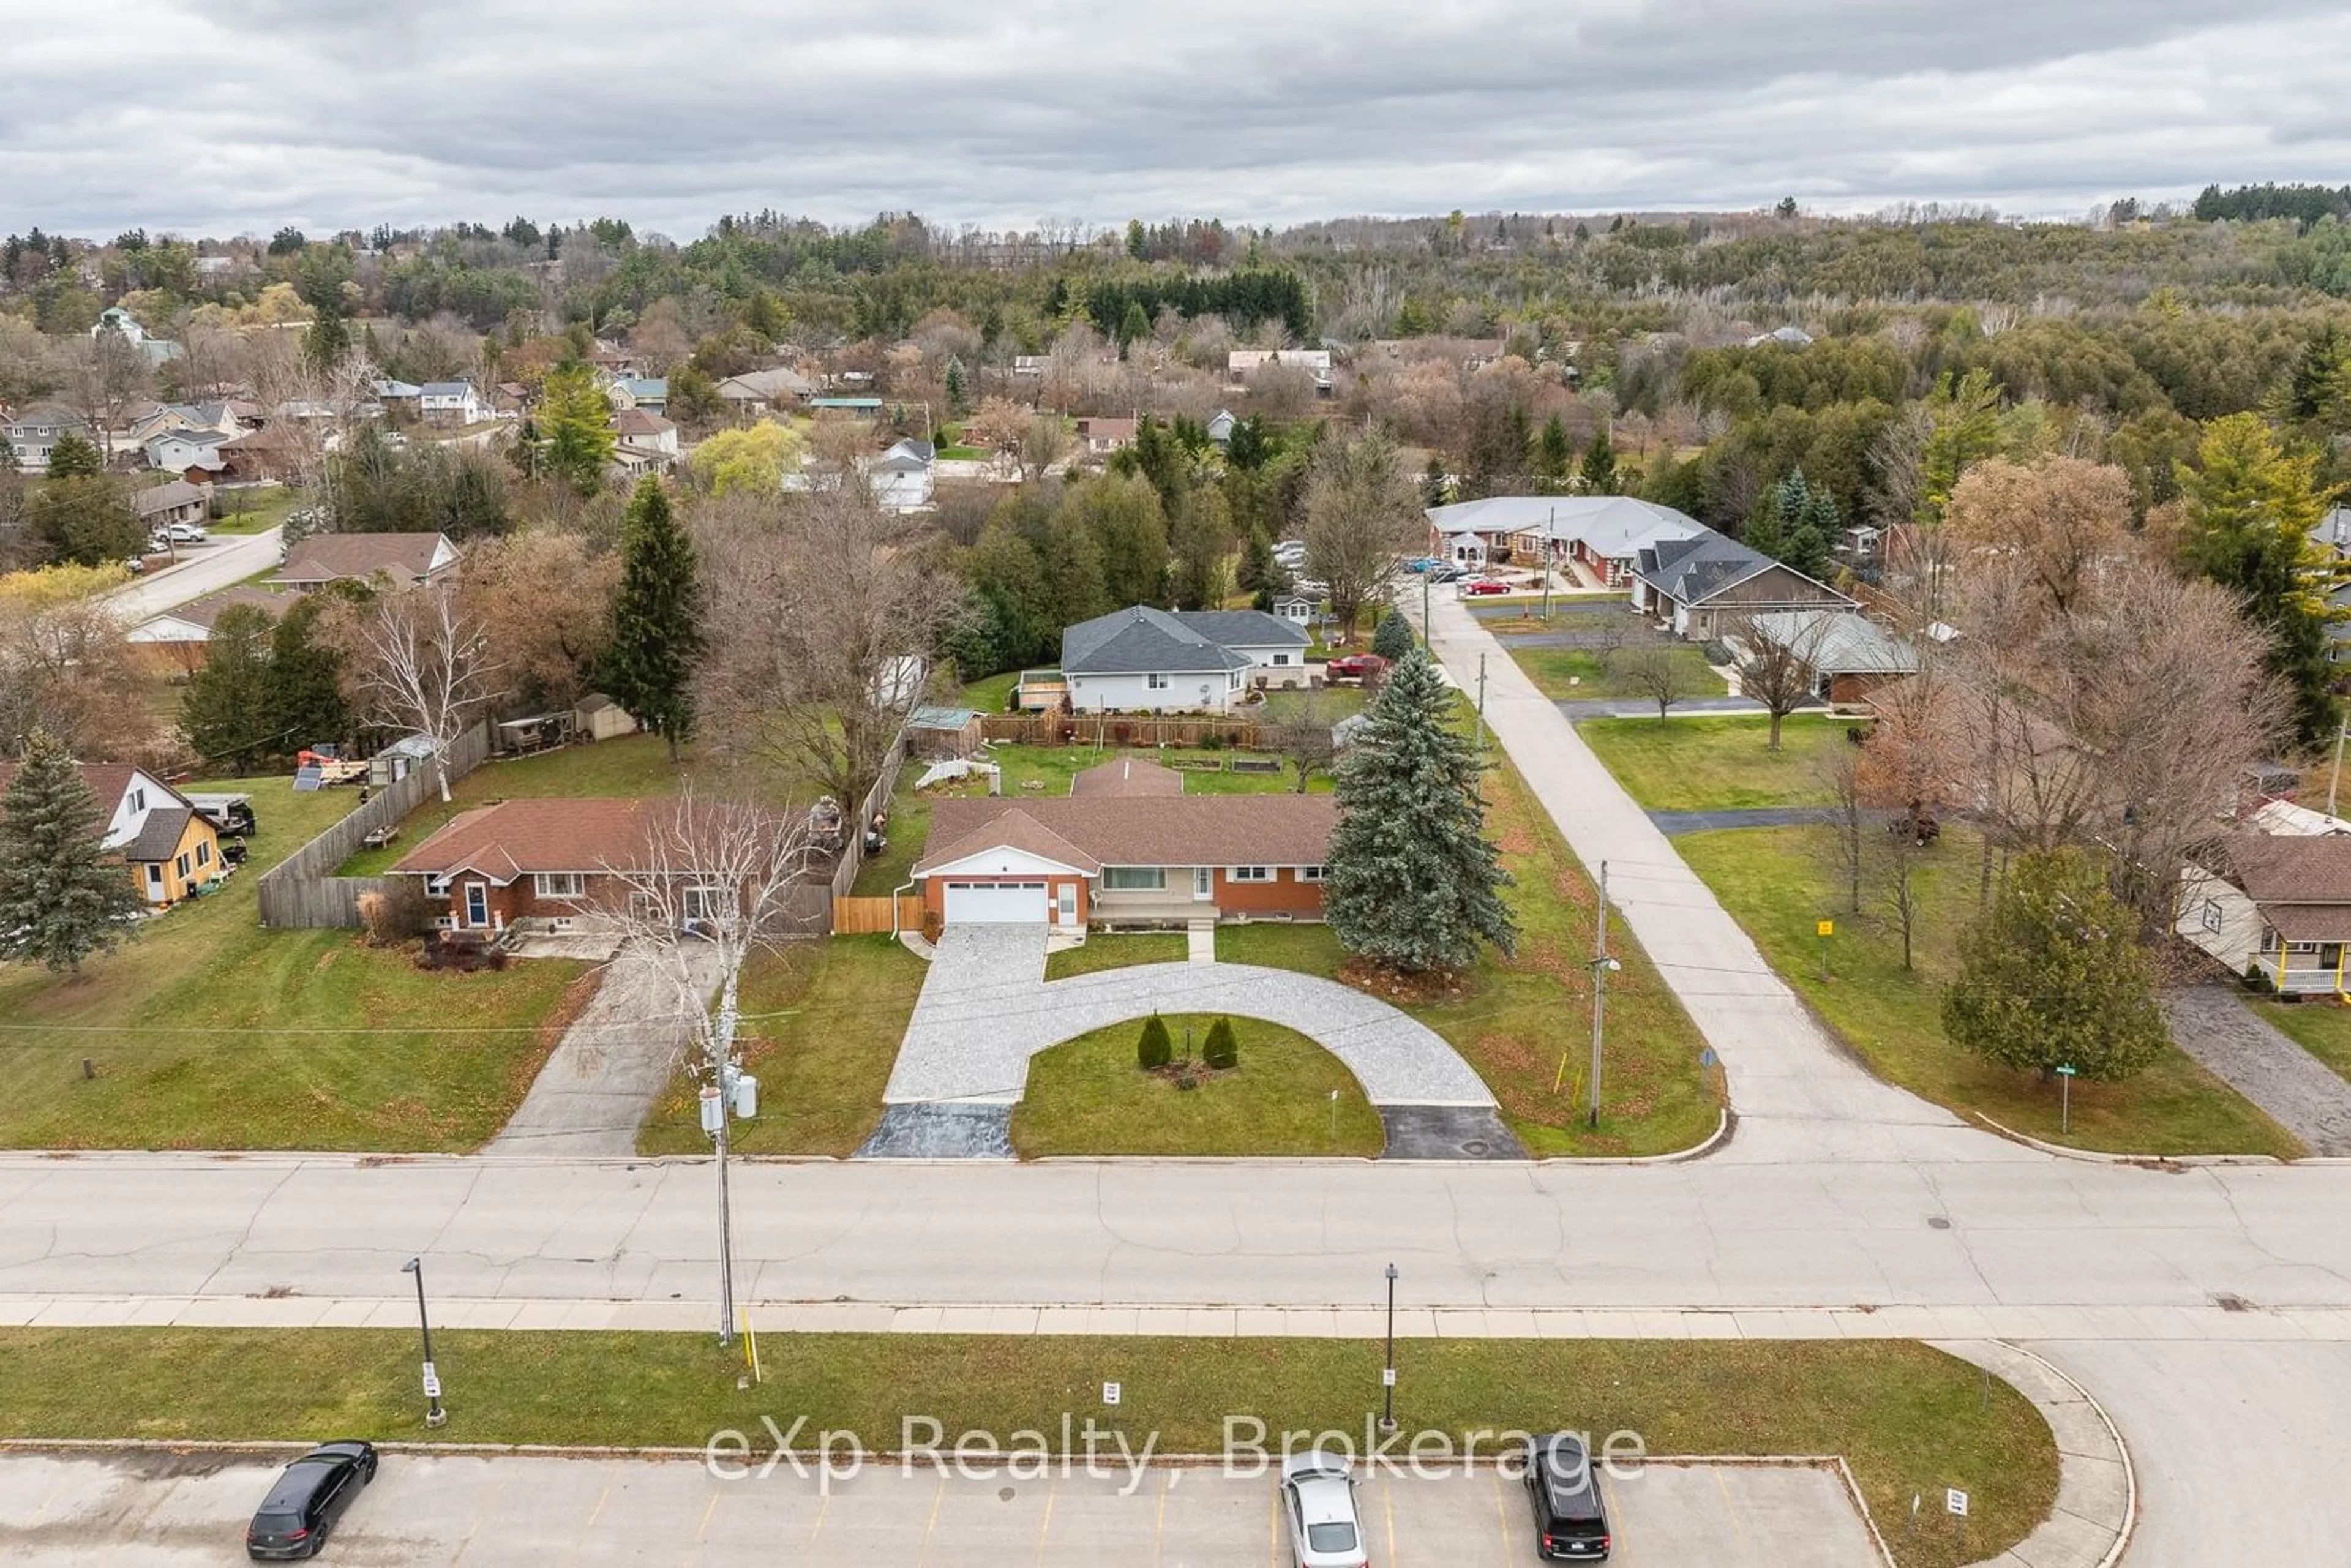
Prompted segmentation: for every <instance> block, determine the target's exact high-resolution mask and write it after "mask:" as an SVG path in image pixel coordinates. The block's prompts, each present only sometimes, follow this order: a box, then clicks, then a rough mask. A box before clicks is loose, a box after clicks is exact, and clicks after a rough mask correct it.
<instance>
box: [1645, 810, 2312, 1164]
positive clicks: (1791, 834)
mask: <svg viewBox="0 0 2351 1568" xmlns="http://www.w3.org/2000/svg"><path fill="white" fill-rule="evenodd" d="M1828 832H1829V830H1827V829H1824V828H1799V829H1768V830H1766V829H1732V830H1729V831H1722V832H1712V833H1693V834H1690V835H1688V836H1687V837H1685V838H1682V839H1678V840H1677V841H1676V845H1677V848H1678V849H1679V850H1680V851H1681V852H1682V856H1683V858H1684V859H1686V860H1687V861H1688V862H1689V864H1690V867H1691V869H1692V870H1694V871H1696V872H1697V873H1698V875H1699V876H1701V877H1703V878H1704V879H1705V880H1706V883H1707V885H1708V886H1709V887H1711V888H1712V889H1713V890H1714V892H1715V895H1716V896H1717V897H1719V899H1721V900H1722V903H1723V906H1724V907H1725V908H1727V909H1729V911H1730V913H1731V915H1733V916H1735V917H1736V918H1737V919H1738V921H1739V923H1740V925H1742V926H1744V927H1745V928H1746V930H1747V934H1748V935H1749V936H1752V937H1753V938H1754V939H1755V945H1756V946H1758V947H1760V948H1761V949H1762V951H1763V956H1764V957H1765V958H1767V959H1768V960H1770V962H1771V967H1773V968H1775V969H1777V970H1778V971H1779V972H1780V974H1781V976H1782V977H1783V978H1785V979H1786V980H1787V981H1788V982H1789V983H1790V984H1791V985H1792V986H1793V987H1795V988H1796V990H1797V991H1798V992H1799V993H1800V994H1802V997H1803V998H1804V999H1805V1000H1806V1001H1808V1002H1810V1003H1811V1004H1812V1005H1813V1008H1815V1009H1818V1010H1819V1012H1820V1014H1821V1016H1822V1017H1823V1018H1824V1019H1827V1020H1828V1022H1829V1024H1830V1026H1831V1027H1832V1028H1834V1030H1836V1031H1837V1032H1838V1033H1839V1034H1840V1035H1842V1036H1843V1037H1844V1040H1846V1042H1847V1043H1848V1044H1850V1045H1851V1046H1852V1047H1853V1048H1854V1050H1855V1051H1857V1052H1859V1053H1860V1055H1861V1058H1862V1060H1863V1061H1865V1062H1867V1063H1868V1065H1869V1067H1870V1069H1871V1071H1875V1072H1876V1073H1877V1075H1878V1076H1879V1077H1881V1078H1884V1079H1886V1081H1887V1082H1892V1083H1896V1084H1899V1085H1901V1086H1902V1087H1903V1088H1905V1089H1908V1090H1910V1091H1912V1092H1914V1093H1917V1094H1922V1095H1924V1096H1926V1097H1927V1098H1928V1099H1929V1100H1932V1101H1935V1102H1936V1103H1938V1104H1943V1105H1948V1106H1949V1107H1951V1108H1952V1109H1953V1110H1955V1111H1961V1112H1966V1111H1978V1112H1981V1113H1983V1114H1985V1115H1987V1116H1990V1117H1991V1118H1992V1119H1993V1120H1995V1121H1997V1122H2000V1123H2001V1124H2003V1125H2005V1126H2008V1127H2011V1128H2013V1129H2015V1130H2016V1131H2018V1132H2021V1133H2029V1134H2032V1136H2034V1137H2036V1138H2043V1139H2046V1140H2049V1141H2050V1142H2053V1143H2065V1144H2070V1145H2075V1146H2077V1147H2080V1148H2085V1149H2097V1150H2103V1151H2105V1152H2108V1153H2117V1154H2157V1155H2189V1154H2258V1155H2282V1156H2286V1157H2292V1156H2294V1155H2298V1154H2301V1153H2302V1152H2303V1150H2302V1147H2301V1145H2300V1144H2299V1143H2298V1142H2297V1141H2296V1140H2295V1139H2294V1137H2293V1135H2292V1134H2288V1133H2287V1132H2286V1131H2285V1130H2284V1129H2283V1128H2282V1127H2280V1126H2278V1125H2277V1124H2275V1123H2274V1122H2272V1121H2271V1120H2270V1119H2269V1118H2268V1117H2267V1116H2265V1115H2263V1114H2262V1113H2261V1112H2260V1111H2259V1110H2257V1109H2255V1108H2254V1107H2253V1106H2252V1104H2251V1103H2248V1102H2247V1101H2245V1100H2244V1099H2243V1098H2242V1097H2241V1096H2240V1095H2239V1094H2238V1093H2237V1092H2235V1091H2234V1090H2232V1089H2231V1088H2230V1087H2229V1086H2228V1085H2227V1084H2225V1083H2223V1082H2220V1079H2218V1078H2215V1077H2214V1076H2213V1075H2212V1074H2210V1073H2209V1072H2207V1071H2205V1070H2204V1069H2203V1068H2202V1067H2200V1066H2199V1065H2197V1063H2196V1062H2195V1061H2192V1060H2190V1059H2189V1057H2188V1056H2187V1055H2186V1054H2184V1053H2183V1052H2181V1051H2178V1050H2176V1049H2168V1050H2166V1051H2165V1052H2164V1053H2163V1055H2162V1056H2161V1057H2159V1058H2158V1059H2157V1061H2156V1062H2155V1064H2154V1065H2153V1066H2151V1067H2149V1068H2148V1069H2147V1071H2144V1072H2141V1073H2140V1074H2139V1075H2138V1076H2137V1077H2136V1078H2133V1079H2130V1080H2128V1081H2126V1082H2122V1083H2092V1082H2087V1081H2086V1080H2085V1081H2082V1082H2076V1083H2075V1084H2074V1092H2073V1120H2072V1127H2071V1131H2070V1132H2069V1133H2068V1134H2066V1135H2064V1136H2063V1137H2061V1136H2060V1135H2059V1134H2058V1130H2057V1124H2058V1110H2059V1108H2058V1085H2057V1084H2056V1083H2055V1082H2053V1081H2052V1082H2048V1083H2043V1082H2039V1081H2038V1080H2037V1079H2036V1078H2035V1077H2034V1076H2033V1075H2032V1074H2031V1073H2026V1072H2017V1071H2012V1070H2011V1069H2009V1068H2005V1067H2001V1066H1999V1065H1997V1064H1996V1063H1993V1062H1989V1061H1984V1060H1982V1059H1981V1058H1980V1057H1977V1056H1974V1055H1971V1054H1970V1053H1968V1052H1966V1051H1961V1050H1959V1048H1958V1047H1957V1046H1954V1045H1952V1044H1951V1043H1949V1041H1948V1040H1945V1039H1944V1038H1943V1030H1942V1022H1941V1018H1942V1013H1941V1008H1942V988H1943V987H1944V985H1945V984H1947V983H1948V982H1949V979H1950V977H1952V975H1953V974H1954V973H1956V971H1957V968H1958V963H1959V959H1958V939H1959V931H1960V929H1961V928H1962V926H1963V925H1965V923H1966V922H1968V921H1970V920H1971V919H1973V918H1974V915H1975V909H1976V890H1977V885H1978V871H1979V864H1980V862H1979V860H1978V857H1977V845H1978V843H1979V842H1980V841H1979V840H1978V839H1977V837H1976V835H1975V833H1974V831H1973V830H1972V829H1970V828H1969V827H1968V826H1967V825H1966V824H1964V823H1956V822H1953V823H1947V824H1946V826H1945V827H1944V830H1943V836H1942V838H1941V839H1940V840H1939V841H1938V842H1937V844H1936V845H1935V847H1934V848H1933V849H1932V850H1931V851H1929V852H1928V869H1927V870H1926V872H1925V873H1923V874H1922V876H1921V879H1920V880H1921V889H1922V904H1923V908H1922V914H1921V917H1920V920H1919V930H1918V940H1917V965H1918V967H1917V969H1916V970H1915V971H1906V970H1904V968H1903V967H1902V945H1901V935H1900V929H1899V927H1898V926H1896V925H1895V924H1894V923H1893V921H1892V920H1891V918H1890V917H1889V916H1887V915H1885V914H1883V913H1881V912H1880V911H1878V910H1876V909H1874V908H1865V911H1864V912H1863V913H1862V914H1860V915H1855V914H1854V913H1853V911H1852V909H1851V907H1850V905H1849V903H1848V901H1847V900H1846V898H1845V897H1844V895H1843V894H1842V892H1841V891H1839V890H1837V889H1835V888H1834V883H1833V879H1832V873H1829V872H1828V871H1826V870H1825V869H1824V868H1823V861H1822V855H1823V850H1824V847H1825V844H1826V841H1827V836H1828ZM1823 918H1828V919H1833V920H1834V921H1835V922H1836V935H1835V936H1834V937H1833V938H1832V939H1831V955H1830V973H1831V976H1832V978H1830V979H1828V980H1826V981H1823V980H1822V978H1821V977H1820V940H1819V938H1818V937H1817V936H1815V934H1814V923H1815V922H1816V921H1818V920H1821V919H1823ZM1612 994H1613V993H1612Z"/></svg>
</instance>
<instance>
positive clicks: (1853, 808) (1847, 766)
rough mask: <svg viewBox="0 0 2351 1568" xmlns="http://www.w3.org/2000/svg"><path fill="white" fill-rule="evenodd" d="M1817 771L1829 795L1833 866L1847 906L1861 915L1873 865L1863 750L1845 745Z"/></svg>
mask: <svg viewBox="0 0 2351 1568" xmlns="http://www.w3.org/2000/svg"><path fill="white" fill-rule="evenodd" d="M1813 772H1814V774H1815V775H1816V776H1817V777H1818V778H1819V779H1820V781H1821V785H1822V787H1823V789H1825V790H1826V791H1827V792H1828V796H1829V802H1830V804H1829V811H1828V825H1829V828H1830V837H1829V843H1830V846H1831V853H1830V855H1829V866H1830V869H1831V870H1833V871H1834V873H1836V878H1837V881H1838V882H1839V883H1842V884H1844V893H1845V906H1846V907H1847V908H1848V909H1850V910H1851V911H1852V912H1853V913H1854V914H1855V915H1859V914H1860V913H1861V879H1862V875H1863V873H1864V872H1865V871H1866V870H1867V868H1868V863H1869V862H1868V852H1869V845H1868V839H1867V827H1868V822H1869V811H1868V809H1867V808H1866V807H1865V805H1864V804H1863V801H1862V798H1861V780H1862V768H1861V748H1860V747H1857V746H1841V747H1837V748H1836V749H1835V750H1834V751H1831V752H1826V753H1823V755H1822V756H1821V758H1820V759H1819V760H1818V761H1817V762H1816V763H1815V764H1814V765H1813Z"/></svg>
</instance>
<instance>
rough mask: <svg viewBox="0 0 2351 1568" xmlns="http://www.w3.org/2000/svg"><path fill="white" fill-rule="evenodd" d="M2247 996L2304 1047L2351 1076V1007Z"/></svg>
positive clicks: (2247, 1000)
mask: <svg viewBox="0 0 2351 1568" xmlns="http://www.w3.org/2000/svg"><path fill="white" fill-rule="evenodd" d="M2244 999H2245V1002H2246V1005H2247V1006H2249V1007H2251V1008H2252V1009H2253V1010H2254V1011H2255V1012H2257V1013H2259V1014H2260V1015H2261V1016H2262V1018H2264V1019H2268V1020H2269V1021H2270V1022H2271V1023H2273V1024H2275V1025H2276V1026H2277V1027H2278V1028H2279V1030H2282V1031H2283V1033H2284V1034H2285V1035H2286V1037H2287V1038H2288V1039H2290V1040H2293V1041H2294V1043H2295V1044H2297V1045H2299V1046H2301V1047H2302V1049H2303V1050H2304V1051H2308V1052H2310V1054H2311V1055H2313V1056H2314V1057H2316V1058H2318V1060H2319V1061H2323V1062H2325V1063H2326V1065H2327V1066H2329V1067H2331V1068H2333V1069H2334V1070H2335V1071H2337V1072H2339V1073H2341V1074H2342V1075H2343V1076H2344V1077H2346V1078H2351V1007H2346V1006H2345V1005H2344V1004H2343V1003H2341V1002H2337V1001H2331V1000H2330V1001H2307V1002H2281V1001H2276V1000H2269V1001H2262V1000H2260V999H2257V998H2254V997H2253V996H2252V995H2250V994H2247V995H2246V996H2245V998H2244Z"/></svg>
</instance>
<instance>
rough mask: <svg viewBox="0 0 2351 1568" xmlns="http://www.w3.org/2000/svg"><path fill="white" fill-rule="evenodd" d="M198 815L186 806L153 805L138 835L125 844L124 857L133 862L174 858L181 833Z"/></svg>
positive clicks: (122, 851)
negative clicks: (189, 820) (192, 818)
mask: <svg viewBox="0 0 2351 1568" xmlns="http://www.w3.org/2000/svg"><path fill="white" fill-rule="evenodd" d="M194 815H195V812H194V810H192V809H191V808H189V807H186V806H151V807H149V808H148V810H147V816H146V820H145V821H141V823H140V824H139V832H138V834H137V836H136V837H134V838H132V839H131V841H130V842H129V843H127V844H125V845H123V846H122V849H121V852H120V853H121V855H122V858H123V859H124V860H126V861H129V862H131V863H132V864H133V865H137V864H140V863H142V862H149V861H167V860H170V859H171V858H172V851H174V850H176V849H178V848H179V847H180V835H181V834H182V833H184V832H186V831H188V819H189V818H190V817H193V816H194Z"/></svg>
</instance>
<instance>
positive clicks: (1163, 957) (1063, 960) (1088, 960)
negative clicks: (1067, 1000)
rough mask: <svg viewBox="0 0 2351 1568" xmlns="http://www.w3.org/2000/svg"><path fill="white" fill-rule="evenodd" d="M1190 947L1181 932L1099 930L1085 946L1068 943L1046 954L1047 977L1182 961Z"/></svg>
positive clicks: (1065, 976) (1053, 977)
mask: <svg viewBox="0 0 2351 1568" xmlns="http://www.w3.org/2000/svg"><path fill="white" fill-rule="evenodd" d="M1189 951H1190V944H1189V943H1187V942H1186V940H1185V938H1184V936H1183V934H1182V933H1181V932H1175V931H1133V932H1104V931H1097V932H1095V933H1093V934H1092V936H1088V937H1087V938H1086V943H1085V946H1082V947H1064V948H1062V949H1061V951H1059V952H1056V953H1048V954H1046V955H1045V977H1046V978H1047V979H1049V980H1066V979H1068V978H1070V977H1071V976H1073V975H1092V974H1096V973H1099V972H1100V971H1102V970H1103V969H1125V968H1131V967H1134V965H1137V964H1180V963H1182V962H1184V959H1185V956H1186V954H1187V953H1188V952H1189Z"/></svg>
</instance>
